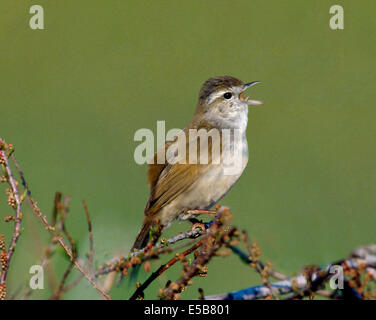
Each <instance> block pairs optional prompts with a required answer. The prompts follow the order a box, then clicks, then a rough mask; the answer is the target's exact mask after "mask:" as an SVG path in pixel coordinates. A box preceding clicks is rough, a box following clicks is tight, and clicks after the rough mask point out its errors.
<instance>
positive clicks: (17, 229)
mask: <svg viewBox="0 0 376 320" xmlns="http://www.w3.org/2000/svg"><path fill="white" fill-rule="evenodd" d="M0 145H1V149H0V158H1V162H2V166H4V167H5V171H6V174H7V180H8V183H9V185H10V187H11V191H12V196H13V197H14V200H15V208H14V210H15V212H16V218H15V222H14V230H13V235H12V239H11V241H10V243H9V247H8V251H7V256H6V263H5V264H4V266H3V270H2V272H1V276H0V286H1V287H2V291H3V292H4V291H5V290H6V289H5V281H6V278H7V274H8V270H9V265H10V262H11V259H12V256H13V253H14V250H15V247H16V244H17V241H18V239H19V236H20V233H21V220H22V213H21V200H20V195H19V192H18V187H17V183H16V180H15V179H14V177H13V174H12V170H11V169H10V167H9V161H8V156H7V151H6V148H5V145H4V142H3V140H2V139H0ZM5 292H6V291H5ZM2 296H3V297H4V298H5V293H3V294H2Z"/></svg>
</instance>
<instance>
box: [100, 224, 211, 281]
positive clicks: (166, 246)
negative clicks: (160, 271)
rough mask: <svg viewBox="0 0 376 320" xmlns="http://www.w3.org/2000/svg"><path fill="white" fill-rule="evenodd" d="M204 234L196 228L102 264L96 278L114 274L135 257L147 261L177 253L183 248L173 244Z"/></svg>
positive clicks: (203, 231) (204, 231) (202, 230)
mask: <svg viewBox="0 0 376 320" xmlns="http://www.w3.org/2000/svg"><path fill="white" fill-rule="evenodd" d="M204 234H206V230H204V229H202V228H194V229H193V230H190V231H187V232H183V233H180V234H178V235H176V236H174V237H172V238H170V239H168V240H167V241H165V242H163V243H158V244H157V245H155V246H154V247H152V248H148V247H146V248H144V249H141V250H138V251H135V252H132V253H131V254H129V256H128V257H125V256H121V257H116V258H113V259H111V260H110V261H107V262H106V263H104V264H102V266H101V267H100V268H99V270H97V272H96V273H95V276H96V277H98V276H101V275H103V274H107V273H110V272H113V271H119V270H121V269H122V268H123V267H124V265H125V264H126V263H127V262H128V261H130V259H131V258H133V257H139V256H143V259H142V261H147V260H149V259H151V258H154V257H156V256H158V255H160V254H163V253H169V252H171V251H175V250H177V249H180V248H181V247H180V246H175V247H172V245H173V244H175V243H177V242H179V241H182V240H185V239H192V238H193V239H196V238H199V237H200V236H202V235H204ZM189 244H190V243H188V244H184V245H183V247H185V246H187V245H189Z"/></svg>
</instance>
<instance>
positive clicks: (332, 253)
mask: <svg viewBox="0 0 376 320" xmlns="http://www.w3.org/2000/svg"><path fill="white" fill-rule="evenodd" d="M33 4H35V3H34V2H33V1H25V0H17V1H11V0H3V1H2V2H1V7H0V8H1V10H0V43H1V51H0V52H1V53H0V57H1V59H0V72H1V77H0V97H1V102H0V108H1V109H0V110H1V112H0V119H1V121H0V123H1V125H0V135H1V137H3V138H5V139H6V140H7V141H8V142H10V143H13V144H14V145H15V146H16V156H17V158H18V160H19V162H20V164H21V166H22V168H23V170H24V173H25V175H26V178H27V180H28V182H29V184H30V187H31V190H32V192H33V196H34V198H35V199H37V200H38V202H39V204H40V207H41V208H42V210H43V211H44V213H46V214H48V216H50V213H51V209H52V205H53V197H54V192H55V191H57V190H58V191H62V192H64V193H67V194H69V195H71V197H72V201H71V212H70V217H69V219H68V227H69V229H70V231H71V233H72V235H73V236H74V237H75V239H77V241H78V243H79V249H80V253H81V254H84V253H85V252H86V250H87V248H88V237H87V227H86V221H85V215H84V211H83V208H82V204H81V201H82V200H83V199H85V200H86V201H87V203H88V206H89V209H90V211H91V214H92V220H93V229H94V241H95V250H96V253H97V254H96V260H97V263H101V262H103V261H104V260H105V259H108V258H111V257H112V256H113V255H114V254H120V253H125V254H126V253H127V252H128V250H129V247H130V245H131V243H132V241H133V239H134V237H135V236H136V233H137V232H138V230H139V227H140V223H141V219H142V214H143V208H144V205H145V203H146V200H147V197H148V188H147V186H146V166H139V165H137V164H136V163H135V161H134V160H133V152H134V149H135V147H136V146H137V143H136V142H134V140H133V135H134V132H135V131H136V130H137V129H139V128H150V129H152V130H153V131H154V132H155V130H156V122H157V120H166V121H167V127H168V129H170V128H183V127H184V126H185V125H186V124H187V123H188V122H189V121H190V119H191V116H192V114H193V111H194V108H195V105H196V100H197V95H198V90H199V89H200V86H201V85H202V83H203V82H204V81H205V80H206V79H207V78H209V77H211V76H215V75H224V74H228V75H233V76H235V77H238V78H240V79H242V80H244V81H254V80H260V81H262V85H259V86H257V87H255V88H253V89H252V91H251V92H252V95H253V96H254V97H255V98H256V99H261V100H264V101H265V106H264V107H261V108H257V109H256V108H255V109H254V110H251V113H250V117H249V127H248V141H249V145H250V151H251V161H250V162H249V165H248V168H247V170H246V171H245V173H244V175H243V176H242V178H241V179H240V181H239V182H238V184H237V185H236V186H235V187H234V188H233V190H232V191H231V192H230V193H229V194H228V195H227V196H226V197H225V198H224V199H223V200H222V201H221V204H223V205H227V206H230V207H231V208H232V210H233V214H234V216H235V219H234V224H235V225H238V226H241V228H242V229H246V230H248V232H249V234H250V236H251V239H252V240H254V241H257V242H258V243H259V245H260V246H261V248H262V250H263V259H264V260H268V261H271V262H272V263H273V265H274V266H275V267H276V268H277V269H279V270H281V271H283V272H287V273H288V274H291V275H293V274H294V273H295V272H298V271H299V269H300V268H301V267H302V266H304V265H306V264H311V263H317V264H324V263H326V262H331V261H333V260H335V259H337V258H340V257H344V256H345V255H347V254H348V253H349V252H350V251H351V250H352V249H353V248H355V247H356V246H359V245H363V244H367V243H370V242H372V241H374V240H375V235H374V230H375V224H376V217H375V212H374V211H375V208H376V197H375V193H376V175H375V173H376V172H375V160H376V152H375V139H376V129H375V117H376V110H375V80H376V72H375V71H376V70H375V66H376V64H375V56H376V41H375V40H376V37H375V35H376V33H375V26H374V16H373V14H374V12H375V10H376V2H375V1H373V0H363V1H357V2H356V1H334V2H333V1H325V0H321V1H298V0H294V1H293V0H290V1H280V0H273V1H272V0H269V1H261V0H257V1H256V0H254V1H219V0H216V1H212V0H210V1H184V2H183V1H120V0H118V1H115V0H111V1H99V0H90V1H88V0H85V1H79V2H78V1H72V0H65V1H46V0H39V1H38V3H37V4H40V5H42V6H43V7H44V11H45V28H46V29H45V30H31V29H30V27H29V19H30V17H31V15H30V14H29V8H30V6H31V5H33ZM334 4H341V5H343V6H344V9H345V29H344V30H340V31H333V30H331V29H330V28H329V19H330V17H331V15H330V14H329V8H330V7H331V6H332V5H334ZM0 187H1V189H2V190H1V194H3V201H2V204H1V207H0V209H1V215H2V216H4V215H6V214H11V209H10V207H8V206H7V205H6V197H5V195H4V189H5V186H4V185H1V186H0ZM24 226H25V231H24V234H23V235H22V237H21V238H20V242H19V245H18V246H17V250H16V254H15V257H14V260H13V261H12V265H11V272H10V275H9V281H8V291H9V292H14V291H15V290H17V289H18V288H20V286H21V285H26V284H27V283H28V279H29V277H30V275H29V274H28V270H29V268H30V266H31V265H33V264H36V263H38V262H40V258H41V256H42V253H43V248H44V244H45V240H46V239H47V235H46V232H45V231H44V230H43V228H41V227H40V225H39V222H37V221H36V219H35V218H34V217H33V216H32V214H31V212H25V220H24ZM11 227H12V226H11V225H10V224H6V223H5V222H0V231H1V232H2V233H3V232H5V234H6V235H7V237H8V239H9V235H10V231H11ZM187 227H188V224H186V223H182V224H175V225H173V226H172V227H171V228H170V229H169V230H168V235H173V234H175V233H176V232H177V231H179V230H185V229H187ZM61 256H62V255H60V256H59V255H57V256H56V257H54V261H55V262H56V263H55V264H54V269H55V270H54V271H55V272H56V274H57V277H58V279H60V277H61V275H62V273H63V272H64V270H65V268H66V266H67V263H68V262H67V260H65V259H63V258H62V257H61ZM166 259H167V257H164V258H163V259H162V260H163V261H165V260H166ZM158 265H159V263H153V264H152V267H153V268H154V269H155V268H156V267H157V266H158ZM179 270H180V267H177V268H174V269H172V270H169V271H168V272H166V274H165V275H164V276H163V277H162V278H161V280H160V282H158V281H156V282H155V284H154V285H153V286H151V287H150V289H149V290H148V291H147V295H146V297H147V298H156V297H157V288H158V287H160V286H163V285H164V284H165V281H166V280H167V279H169V278H170V279H175V278H176V277H178V275H179ZM75 275H77V273H76V274H74V275H72V276H71V277H70V279H73V278H74V276H75ZM142 276H143V277H145V275H142ZM259 282H260V279H259V276H258V275H256V274H255V272H254V271H252V270H249V269H248V268H247V267H246V266H244V265H242V264H241V263H240V262H239V261H238V259H237V258H236V257H230V258H226V259H222V258H217V259H216V260H215V261H214V262H212V263H211V264H210V265H209V275H208V277H207V278H204V279H197V280H195V283H194V286H193V287H192V288H189V289H188V290H187V292H186V293H184V295H183V298H196V297H198V293H197V288H198V287H203V288H204V290H205V293H206V294H214V293H221V292H226V291H229V290H236V289H241V288H244V287H245V286H248V285H249V286H250V285H253V284H258V283H259ZM131 291H133V289H132V288H129V287H127V285H123V286H121V287H120V288H115V289H114V291H113V292H112V295H113V297H114V298H119V299H123V298H127V297H129V295H130V293H131ZM49 294H50V292H49V288H48V285H47V288H46V289H45V290H40V291H38V292H34V293H33V296H32V297H34V298H38V299H41V298H46V297H48V296H49ZM97 297H98V295H97V293H96V292H95V290H94V289H92V288H91V287H88V285H87V283H86V281H85V280H84V281H82V282H81V284H80V285H79V286H78V287H76V288H75V289H74V290H72V291H70V292H69V293H67V294H66V295H65V298H69V299H79V298H81V299H88V298H97Z"/></svg>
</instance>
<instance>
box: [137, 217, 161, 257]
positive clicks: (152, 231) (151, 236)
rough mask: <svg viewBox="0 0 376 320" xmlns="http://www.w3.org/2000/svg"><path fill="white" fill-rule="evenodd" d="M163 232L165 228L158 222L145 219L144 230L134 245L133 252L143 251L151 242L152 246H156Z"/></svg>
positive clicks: (142, 229)
mask: <svg viewBox="0 0 376 320" xmlns="http://www.w3.org/2000/svg"><path fill="white" fill-rule="evenodd" d="M162 230H163V226H162V225H161V224H160V223H159V222H158V221H150V220H149V219H144V221H143V223H142V228H141V230H140V232H139V233H138V235H137V238H136V240H135V241H134V243H133V246H132V249H131V252H134V250H135V249H136V250H141V249H143V248H145V247H146V245H147V244H148V243H149V242H150V243H151V244H152V245H155V244H156V242H157V241H158V239H159V237H160V236H161V234H162Z"/></svg>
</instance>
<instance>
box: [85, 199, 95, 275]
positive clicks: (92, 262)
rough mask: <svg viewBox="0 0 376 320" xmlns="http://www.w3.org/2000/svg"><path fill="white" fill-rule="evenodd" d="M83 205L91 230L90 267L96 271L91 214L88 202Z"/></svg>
mask: <svg viewBox="0 0 376 320" xmlns="http://www.w3.org/2000/svg"><path fill="white" fill-rule="evenodd" d="M82 204H83V206H84V209H85V214H86V220H87V225H88V229H89V242H90V252H89V253H88V259H89V267H90V270H93V271H94V240H93V238H94V237H93V230H92V225H91V219H90V213H89V209H88V207H87V204H86V201H85V200H84V201H82Z"/></svg>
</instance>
